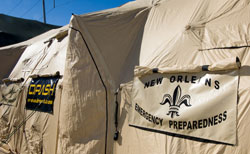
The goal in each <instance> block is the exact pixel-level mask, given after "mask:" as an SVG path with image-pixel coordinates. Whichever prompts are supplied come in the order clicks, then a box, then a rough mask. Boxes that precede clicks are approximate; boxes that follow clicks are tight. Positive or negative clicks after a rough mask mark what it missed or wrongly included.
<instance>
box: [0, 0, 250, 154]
mask: <svg viewBox="0 0 250 154" xmlns="http://www.w3.org/2000/svg"><path fill="white" fill-rule="evenodd" d="M249 10H250V5H249V0H240V1H238V0H237V1H236V0H230V1H228V0H222V1H215V0H206V1H204V0H191V1H184V0H174V1H171V0H170V1H165V0H162V1H153V0H146V1H145V0H137V1H133V2H130V3H127V4H125V5H123V6H121V7H118V8H114V9H109V10H105V11H100V12H95V13H91V14H86V15H80V16H77V15H73V16H72V19H71V21H70V24H69V28H65V29H64V30H63V31H61V32H59V33H58V31H57V32H56V33H52V34H49V33H46V34H44V35H46V39H44V38H43V39H38V40H36V41H34V42H32V44H29V45H28V46H27V47H26V49H25V50H24V52H23V54H22V56H21V57H20V59H19V60H18V62H17V64H16V66H15V67H14V69H13V70H12V72H11V74H10V75H9V78H8V79H5V80H4V82H5V84H3V85H2V86H1V89H2V90H1V92H2V94H3V95H2V96H7V94H9V93H7V94H6V95H5V91H8V89H10V91H12V92H13V91H15V92H16V94H15V95H11V96H10V98H12V96H16V97H15V98H14V99H12V100H14V101H8V100H10V99H5V100H6V101H5V102H6V103H2V105H1V107H0V116H1V119H0V120H1V121H0V122H1V125H0V126H1V128H0V136H1V141H2V144H1V148H0V151H1V152H3V153H10V152H12V153H49V154H51V153H58V154H59V153H60V154H62V153H89V154H94V153H100V154H112V153H114V154H125V153H126V154H127V153H129V154H142V153H143V154H152V153H157V154H167V153H178V154H179V153H200V154H203V153H204V154H205V153H206V154H207V153H237V154H244V153H248V151H249V148H248V147H249V138H250V137H249V135H248V133H247V131H248V130H249V129H250V128H249V127H250V126H249V124H248V120H249V119H250V118H248V114H249V113H248V106H249V95H248V93H249V90H248V89H249V86H248V78H249V75H250V73H249V72H250V70H249V67H248V65H249V64H248V61H249V58H248V57H249V54H248V50H249V45H248V44H249V36H250V34H249V31H250V30H249V22H248V19H249ZM6 52H8V51H7V50H6ZM236 57H238V58H236ZM6 60H7V58H6ZM239 61H240V62H241V67H240V68H239V65H238V63H239ZM137 65H138V66H140V67H136V69H135V73H134V68H135V66H137ZM1 70H2V68H1ZM221 71H222V72H221ZM230 71H233V73H231V72H230ZM235 71H236V73H235ZM56 72H57V73H56ZM58 72H59V73H60V76H59V74H58ZM225 72H226V73H227V74H225ZM7 73H8V72H6V73H5V74H4V75H6V74H7ZM176 73H177V74H178V73H179V74H181V73H186V74H185V76H187V77H188V76H191V77H192V78H191V79H190V82H189V83H192V82H196V79H198V78H196V76H199V75H200V74H199V73H203V74H202V75H201V77H200V78H199V79H201V80H203V77H207V76H208V79H211V80H213V79H216V80H215V81H214V88H213V89H212V90H211V91H212V94H211V95H213V96H216V97H213V99H212V100H207V99H206V97H205V96H204V95H201V96H202V97H201V99H199V101H197V102H192V100H194V97H195V95H192V94H196V95H197V96H198V95H199V96H200V94H203V92H205V93H206V92H207V90H205V89H206V88H200V85H199V83H202V82H199V83H197V84H196V85H195V86H191V88H186V89H185V88H183V84H184V83H180V85H179V86H176V87H173V88H172V87H171V86H169V87H170V88H168V89H170V90H171V93H169V94H171V98H172V101H170V95H166V97H168V98H169V99H168V100H169V101H168V102H167V103H169V102H176V100H175V99H173V98H177V96H179V95H180V91H181V90H180V87H182V93H183V94H185V92H190V96H191V105H192V107H186V108H183V109H182V108H181V109H180V112H179V113H178V112H177V109H176V110H175V111H171V110H169V111H171V114H172V113H175V114H172V115H173V116H172V117H169V116H166V113H165V110H164V114H162V113H161V112H162V110H161V111H160V110H157V108H156V106H153V105H152V106H151V105H148V106H144V107H145V108H147V109H151V110H152V112H154V114H149V113H151V111H150V112H146V111H147V110H146V109H145V108H144V107H138V105H137V103H138V104H139V105H140V106H141V104H140V103H142V102H143V101H145V102H146V101H147V100H144V97H140V96H142V94H143V95H144V96H145V98H147V99H148V100H150V101H151V100H153V101H154V99H158V97H156V96H157V95H158V94H157V93H155V95H145V94H148V93H147V92H146V88H147V87H151V86H152V88H154V85H156V84H155V83H156V82H157V81H155V80H153V77H154V76H157V77H159V76H161V75H164V79H163V81H162V83H163V82H164V84H165V80H167V79H168V78H170V79H171V80H170V82H171V81H172V82H175V81H176V82H177V81H179V82H181V81H183V82H186V81H187V83H188V79H187V80H186V79H184V77H183V78H182V79H183V80H181V79H180V78H179V77H178V79H176V80H172V79H173V78H171V77H172V76H174V75H176ZM197 73H198V75H197ZM171 74H174V75H171ZM168 75H170V77H168ZM55 76H56V77H58V83H57V86H56V90H55V91H53V92H55V98H54V100H53V101H52V102H53V103H52V104H53V112H50V113H47V112H44V111H43V109H39V110H38V108H39V107H40V105H41V104H42V105H44V104H46V103H45V101H47V100H43V101H44V102H40V103H39V102H36V103H37V105H36V106H35V107H34V108H33V109H32V108H29V109H28V106H27V102H29V100H28V98H27V97H30V95H33V94H34V93H35V94H36V95H39V93H43V92H44V91H42V90H41V89H43V88H41V87H42V86H43V85H42V84H41V85H40V89H38V91H36V90H35V91H34V93H33V91H32V86H37V85H38V84H34V83H33V82H35V80H39V79H41V78H48V77H55ZM178 76H181V75H178ZM182 76H184V75H182ZM193 76H195V77H193ZM210 76H211V77H210ZM21 78H23V79H21ZM133 78H134V82H132V81H133ZM159 79H160V78H159ZM141 80H145V82H144V84H145V87H143V86H144V85H140V84H137V83H138V82H139V81H141ZM224 80H225V83H228V84H225V86H223V84H222V83H224ZM147 81H150V84H147ZM218 82H219V83H220V87H221V88H220V89H222V93H220V92H219V93H218V94H217V93H215V92H217V91H216V90H218V89H219V88H218V86H219V83H218ZM187 83H185V84H187ZM157 84H158V82H157ZM160 84H161V80H159V85H160ZM205 84H207V85H210V82H209V80H208V81H205ZM9 86H12V87H10V88H8V87H9ZM13 87H14V88H16V89H14V88H13ZM37 87H38V86H37ZM140 87H142V88H141V89H140ZM187 87H188V86H187ZM216 87H217V88H216ZM196 88H197V89H198V90H196ZM6 89H7V90H6ZM12 89H13V90H12ZM117 89H118V90H117ZM168 89H167V90H168ZM164 90H166V89H164ZM159 91H161V90H159ZM211 91H209V90H208V92H210V93H211ZM117 92H118V95H117ZM143 92H145V94H144V93H143ZM35 94H34V95H35ZM172 94H173V95H172ZM222 94H223V95H222ZM224 94H225V95H224ZM138 96H139V97H138ZM224 96H225V97H224ZM237 96H238V97H237ZM231 97H232V99H231ZM116 98H117V100H118V102H119V103H118V104H119V110H118V114H117V115H115V113H116V111H117V110H116V103H117V102H116ZM217 98H218V99H219V102H218V101H216V100H217ZM227 98H229V99H227ZM39 99H40V98H39ZM161 99H162V98H161ZM2 100H3V98H2ZM36 100H38V98H37V99H36ZM180 100H181V101H180V103H183V104H186V106H190V104H189V100H190V98H189V97H188V96H187V95H183V97H180ZM185 100H186V101H185ZM197 100H198V99H197ZM137 101H138V102H137ZM140 101H141V102H140ZM157 101H158V100H157ZM228 101H232V103H231V104H230V103H228V104H230V105H228V106H226V107H225V109H223V111H224V110H225V111H224V112H222V113H221V111H218V116H217V115H215V116H213V119H214V122H213V125H212V124H211V127H209V129H210V128H213V127H214V128H215V129H211V130H208V131H206V130H207V129H206V128H205V127H204V123H203V124H201V126H200V125H197V128H199V129H196V128H194V127H192V128H194V129H192V130H187V131H185V130H184V131H183V130H179V128H182V129H184V127H181V126H180V124H184V121H195V117H193V116H192V115H193V113H192V112H191V113H190V112H188V111H189V109H190V110H191V108H193V107H194V108H196V111H198V113H200V114H199V115H198V116H200V115H201V116H203V115H204V116H206V115H208V116H210V113H211V114H212V115H213V114H214V111H216V114H217V109H221V108H222V107H221V106H217V105H220V104H227V102H228ZM210 102H212V103H213V105H209V103H210ZM33 103H35V102H34V101H33ZM47 104H49V103H47ZM163 104H166V101H165V102H162V105H163ZM170 104H171V103H170ZM142 105H143V104H142ZM44 106H45V105H44ZM150 106H151V107H152V108H150ZM158 106H161V104H160V105H159V102H158ZM200 106H201V107H202V108H199V107H200ZM203 106H206V107H208V108H206V107H203ZM142 108H144V109H142ZM134 109H136V111H137V112H135V110H134ZM165 109H168V106H166V108H165ZM206 109H207V110H206ZM146 113H147V114H146ZM201 113H204V114H201ZM226 113H227V114H226ZM178 114H180V116H179V117H178V118H179V121H178V122H176V128H175V127H174V128H175V130H173V131H171V130H170V131H169V128H166V129H162V128H160V127H159V126H160V125H159V123H158V125H155V126H154V125H153V124H157V121H155V122H154V120H153V118H152V117H155V119H157V117H159V118H161V117H163V115H164V116H166V117H167V118H165V117H164V118H165V119H163V121H167V120H168V119H170V120H171V118H174V117H177V115H178ZM145 115H146V116H145ZM182 115H187V118H186V117H184V119H181V118H182ZM116 116H117V117H118V118H117V120H116V118H115V117H116ZM149 117H151V120H150V118H149ZM178 118H177V120H178ZM192 118H194V119H192ZM201 118H203V119H204V117H201ZM209 118H210V117H208V119H209ZM216 118H217V119H219V120H218V121H220V120H221V121H220V122H216V120H215V119H216ZM137 119H138V120H137ZM145 119H146V120H145ZM170 120H169V121H170ZM177 120H176V121H177ZM152 121H153V122H154V123H153V122H152ZM160 121H161V120H160ZM117 122H118V127H117V128H116V124H117ZM198 123H199V122H198ZM161 124H164V122H163V123H161ZM177 124H178V127H177ZM224 124H225V125H224ZM230 124H231V125H230ZM192 125H194V122H193V123H192ZM215 125H216V126H215ZM166 126H167V125H166ZM182 126H183V125H182ZM212 126H213V127H212ZM229 126H230V127H229ZM186 128H188V127H186ZM116 129H117V131H118V132H119V134H116V135H118V140H117V141H115V140H114V134H115V132H116ZM159 130H160V131H159ZM223 131H225V132H226V133H225V134H223V133H222V132H223ZM211 132H212V133H211ZM213 133H214V134H213Z"/></svg>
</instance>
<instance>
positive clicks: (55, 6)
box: [54, 0, 56, 8]
mask: <svg viewBox="0 0 250 154" xmlns="http://www.w3.org/2000/svg"><path fill="white" fill-rule="evenodd" d="M55 7H56V0H54V8H55Z"/></svg>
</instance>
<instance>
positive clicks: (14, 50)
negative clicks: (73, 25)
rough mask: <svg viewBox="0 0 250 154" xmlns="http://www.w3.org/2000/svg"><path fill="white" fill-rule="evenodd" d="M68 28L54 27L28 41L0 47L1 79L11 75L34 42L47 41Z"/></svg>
mask: <svg viewBox="0 0 250 154" xmlns="http://www.w3.org/2000/svg"><path fill="white" fill-rule="evenodd" d="M67 28H68V27H67V26H64V27H61V28H58V29H52V30H50V31H48V32H46V33H44V34H41V35H39V36H36V37H34V38H32V39H29V40H27V41H24V42H20V43H17V44H13V45H9V46H5V47H1V48H0V70H1V72H0V79H4V78H7V77H8V76H9V74H10V73H11V71H12V70H13V68H14V67H15V65H16V63H17V61H18V59H19V58H20V56H21V55H22V53H23V51H24V50H25V49H26V48H27V47H28V46H30V45H32V44H33V43H34V42H37V41H47V38H48V37H50V36H56V35H57V34H58V33H61V32H62V31H65V29H67ZM0 83H2V81H0Z"/></svg>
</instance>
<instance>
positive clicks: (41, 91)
mask: <svg viewBox="0 0 250 154" xmlns="http://www.w3.org/2000/svg"><path fill="white" fill-rule="evenodd" d="M44 87H45V85H43V86H42V89H41V90H40V92H39V93H38V95H41V93H42V95H43V92H44Z"/></svg>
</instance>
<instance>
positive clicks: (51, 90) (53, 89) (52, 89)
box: [50, 84, 56, 95]
mask: <svg viewBox="0 0 250 154" xmlns="http://www.w3.org/2000/svg"><path fill="white" fill-rule="evenodd" d="M55 85H56V84H53V88H50V92H52V93H51V94H50V95H54V91H55Z"/></svg>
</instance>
